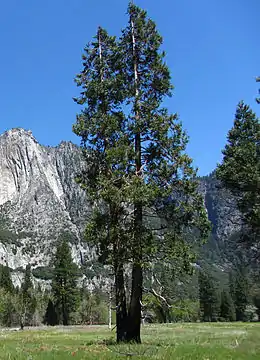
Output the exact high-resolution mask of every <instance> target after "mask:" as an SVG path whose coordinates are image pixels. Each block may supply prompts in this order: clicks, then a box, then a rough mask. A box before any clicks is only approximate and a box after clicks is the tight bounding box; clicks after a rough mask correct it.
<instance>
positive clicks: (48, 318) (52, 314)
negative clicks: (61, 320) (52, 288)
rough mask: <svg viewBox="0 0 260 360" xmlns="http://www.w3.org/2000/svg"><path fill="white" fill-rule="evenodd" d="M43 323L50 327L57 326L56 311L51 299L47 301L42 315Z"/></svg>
mask: <svg viewBox="0 0 260 360" xmlns="http://www.w3.org/2000/svg"><path fill="white" fill-rule="evenodd" d="M43 323H44V324H46V325H50V326H54V325H57V324H58V317H57V314H56V309H55V306H54V304H53V302H52V300H51V299H49V301H48V306H47V309H46V312H45V315H44V320H43Z"/></svg>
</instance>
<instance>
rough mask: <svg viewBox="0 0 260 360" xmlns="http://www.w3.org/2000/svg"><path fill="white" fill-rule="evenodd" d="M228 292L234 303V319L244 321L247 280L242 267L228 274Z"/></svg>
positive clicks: (246, 301) (247, 292) (247, 291)
mask: <svg viewBox="0 0 260 360" xmlns="http://www.w3.org/2000/svg"><path fill="white" fill-rule="evenodd" d="M229 284H230V293H231V297H232V299H233V302H234V305H235V311H236V320H237V321H244V319H245V315H244V314H245V310H246V306H247V305H248V294H249V290H248V280H247V276H246V271H245V268H244V267H238V268H236V269H235V271H234V270H233V272H230V274H229Z"/></svg>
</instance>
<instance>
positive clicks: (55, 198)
mask: <svg viewBox="0 0 260 360" xmlns="http://www.w3.org/2000/svg"><path fill="white" fill-rule="evenodd" d="M83 165H84V163H83V162H82V159H81V152H80V149H78V148H77V147H76V146H75V145H73V144H72V143H66V142H62V143H61V144H60V145H59V146H58V147H55V148H52V147H44V146H41V145H40V144H39V143H38V142H37V141H36V139H35V138H34V137H33V136H32V133H31V132H30V131H25V130H24V129H20V128H19V129H12V130H10V131H7V132H5V133H4V134H2V135H1V136H0V174H1V175H0V263H2V264H8V266H9V267H11V268H12V269H17V268H20V267H22V268H24V267H25V266H26V264H27V263H31V265H32V267H38V266H46V265H48V263H49V261H50V259H51V256H52V253H53V250H54V249H55V242H56V241H57V240H58V238H59V237H60V236H61V235H64V234H66V236H68V237H69V238H70V241H71V242H72V243H73V244H72V254H73V258H74V261H75V262H77V263H80V261H81V259H82V258H83V257H84V256H85V254H88V255H90V250H89V249H88V247H87V246H86V244H84V245H83V244H82V232H83V229H84V224H85V222H86V218H87V215H88V212H89V205H88V203H87V199H86V194H85V193H84V192H83V191H82V190H81V189H80V187H79V186H78V185H77V184H76V183H75V181H74V178H75V177H76V175H77V173H78V171H80V169H81V168H82V167H83Z"/></svg>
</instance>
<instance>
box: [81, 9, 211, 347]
mask: <svg viewBox="0 0 260 360" xmlns="http://www.w3.org/2000/svg"><path fill="white" fill-rule="evenodd" d="M128 17H129V22H128V26H127V27H126V28H125V29H124V30H123V32H122V36H121V38H120V39H119V41H117V42H116V41H115V38H111V37H109V36H108V35H107V33H106V32H105V31H104V30H103V29H99V30H98V33H97V36H96V38H95V41H94V42H93V43H92V44H90V45H89V46H87V47H86V49H85V54H84V56H83V67H84V68H83V70H82V72H81V73H80V74H79V75H78V76H77V78H76V82H77V84H78V85H79V86H80V87H81V88H82V92H81V96H80V97H79V98H76V99H75V100H76V101H77V103H78V104H81V105H85V106H86V107H85V109H84V110H83V111H82V113H81V114H80V115H78V117H77V123H76V125H75V126H74V131H75V133H76V134H78V135H79V136H81V138H82V145H83V149H84V153H85V155H86V158H87V161H88V163H87V169H86V171H85V172H84V173H83V174H82V175H81V176H80V177H79V179H78V181H79V182H80V183H81V185H82V187H83V188H85V189H86V190H87V191H88V194H89V196H90V198H92V200H93V202H95V204H96V207H95V210H94V212H93V218H92V221H91V222H90V223H89V224H88V226H87V231H86V235H87V239H88V240H90V239H94V240H95V244H96V245H97V249H98V253H99V255H100V259H101V260H102V261H103V262H104V263H109V264H111V265H112V267H113V270H114V273H115V285H116V286H115V288H116V305H117V328H118V329H117V330H118V331H117V340H118V341H135V342H140V341H141V339H140V324H141V301H142V292H143V267H144V266H149V264H151V263H152V262H153V261H154V260H155V259H156V260H157V261H158V259H159V258H161V260H162V261H165V262H168V265H169V266H171V264H173V259H174V258H176V257H178V258H182V259H183V269H185V270H188V269H189V268H190V262H191V255H190V251H189V250H190V249H189V246H188V245H187V244H186V243H185V235H186V233H188V231H190V230H191V228H195V227H197V229H198V230H199V231H198V232H200V233H201V237H202V238H203V237H204V236H205V235H206V233H207V231H208V222H207V216H206V212H205V209H204V206H203V201H202V198H201V196H199V195H198V192H197V182H196V179H195V178H196V171H195V170H194V169H193V167H192V160H191V159H190V158H189V157H188V156H187V155H186V154H185V149H186V145H187V142H188V138H187V135H186V134H185V132H184V131H183V129H182V125H181V123H180V122H179V120H178V119H177V116H176V115H175V114H173V115H172V114H169V113H168V111H167V109H165V108H163V107H161V103H162V101H163V99H164V97H165V96H168V95H170V94H171V90H172V86H171V84H170V75H169V69H168V68H167V66H166V64H165V62H164V56H165V54H164V53H163V52H161V51H160V46H161V44H162V38H161V36H160V35H159V33H158V31H157V29H156V26H155V23H154V22H153V21H152V20H150V19H149V18H148V17H147V14H146V12H145V11H143V10H142V9H140V8H139V7H137V6H135V5H133V4H132V3H131V4H130V5H129V7H128ZM101 205H102V206H101ZM150 218H156V219H157V220H158V221H157V223H158V224H159V225H158V227H157V228H156V229H155V228H154V227H153V226H151V221H150V220H149V219H150ZM125 264H132V286H131V299H130V303H129V304H128V307H127V304H126V296H125V290H124V288H125V284H124V276H123V275H124V265H125Z"/></svg>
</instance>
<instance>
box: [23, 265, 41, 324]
mask: <svg viewBox="0 0 260 360" xmlns="http://www.w3.org/2000/svg"><path fill="white" fill-rule="evenodd" d="M20 302H21V306H20V318H21V328H22V329H23V327H24V325H31V324H32V319H33V315H34V312H35V309H36V306H37V304H36V297H35V294H34V286H33V282H32V273H31V266H30V265H29V264H28V265H26V268H25V274H24V279H23V282H22V284H21V290H20Z"/></svg>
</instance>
